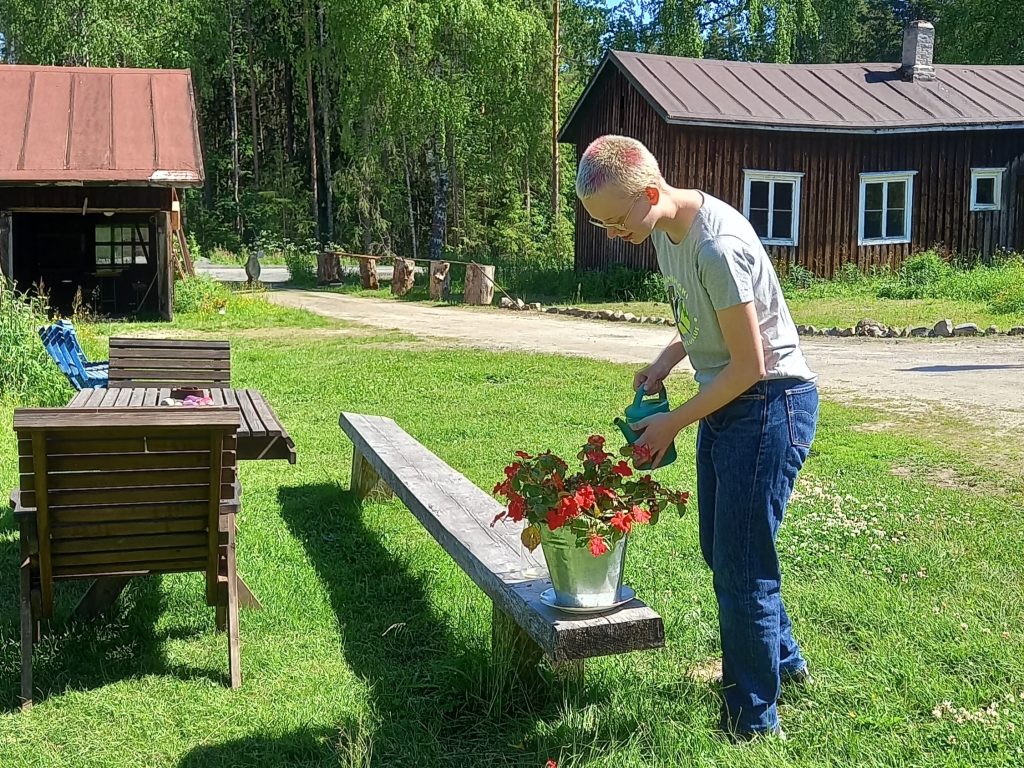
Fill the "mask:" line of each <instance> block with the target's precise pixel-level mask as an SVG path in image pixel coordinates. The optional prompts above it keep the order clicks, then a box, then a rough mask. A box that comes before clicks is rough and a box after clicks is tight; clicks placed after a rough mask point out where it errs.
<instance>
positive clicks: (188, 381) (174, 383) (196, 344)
mask: <svg viewBox="0 0 1024 768" xmlns="http://www.w3.org/2000/svg"><path fill="white" fill-rule="evenodd" d="M107 386H108V387H110V388H122V387H207V388H208V387H230V386H231V345H230V344H229V343H228V342H226V341H197V340H195V339H145V338H128V337H114V338H111V339H110V373H109V383H108V384H107Z"/></svg>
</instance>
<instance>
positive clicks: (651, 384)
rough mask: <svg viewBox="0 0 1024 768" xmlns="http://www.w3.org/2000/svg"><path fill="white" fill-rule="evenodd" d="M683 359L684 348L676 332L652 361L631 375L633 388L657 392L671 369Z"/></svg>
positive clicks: (684, 357)
mask: <svg viewBox="0 0 1024 768" xmlns="http://www.w3.org/2000/svg"><path fill="white" fill-rule="evenodd" d="M684 359H686V348H685V347H684V346H683V340H682V339H681V338H679V334H678V333H677V334H675V338H673V339H672V341H670V342H669V344H668V346H667V347H665V348H664V349H663V350H661V352H660V353H659V354H658V356H657V357H656V358H655V359H654V362H653V363H651V364H650V365H648V366H647V367H646V368H641V369H640V370H639V371H637V372H636V375H635V376H633V390H634V391H636V390H638V389H640V387H643V388H644V392H647V393H648V394H654V393H655V392H658V391H659V390H660V389H661V387H662V385H663V384H664V383H665V379H666V378H667V377H668V375H669V374H670V373H671V372H672V369H673V368H675V367H676V366H677V365H679V364H680V363H681V362H683V360H684Z"/></svg>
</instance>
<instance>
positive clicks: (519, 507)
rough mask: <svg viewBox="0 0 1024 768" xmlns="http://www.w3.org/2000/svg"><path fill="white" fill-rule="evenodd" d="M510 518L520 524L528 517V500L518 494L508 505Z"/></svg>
mask: <svg viewBox="0 0 1024 768" xmlns="http://www.w3.org/2000/svg"><path fill="white" fill-rule="evenodd" d="M508 516H509V519H510V520H511V521H512V522H513V523H518V522H520V521H521V520H522V519H523V518H524V517H526V499H524V498H523V497H522V496H519V495H518V494H516V495H514V496H512V498H511V499H510V500H509V503H508Z"/></svg>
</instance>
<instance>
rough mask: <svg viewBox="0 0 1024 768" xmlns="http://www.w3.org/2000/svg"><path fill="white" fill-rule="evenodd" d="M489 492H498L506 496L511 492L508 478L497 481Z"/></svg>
mask: <svg viewBox="0 0 1024 768" xmlns="http://www.w3.org/2000/svg"><path fill="white" fill-rule="evenodd" d="M491 493H500V494H501V495H502V496H508V495H509V494H510V493H512V484H511V483H510V482H509V481H508V480H505V481H504V482H502V483H498V484H497V485H496V486H494V490H493V491H491Z"/></svg>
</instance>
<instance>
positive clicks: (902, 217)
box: [857, 171, 917, 245]
mask: <svg viewBox="0 0 1024 768" xmlns="http://www.w3.org/2000/svg"><path fill="white" fill-rule="evenodd" d="M916 174H917V171H900V172H898V173H862V174H861V175H860V232H859V236H858V238H857V242H858V244H859V245H875V244H882V243H909V242H910V227H911V219H912V214H913V208H912V206H911V203H912V202H913V199H914V176H915V175H916Z"/></svg>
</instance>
